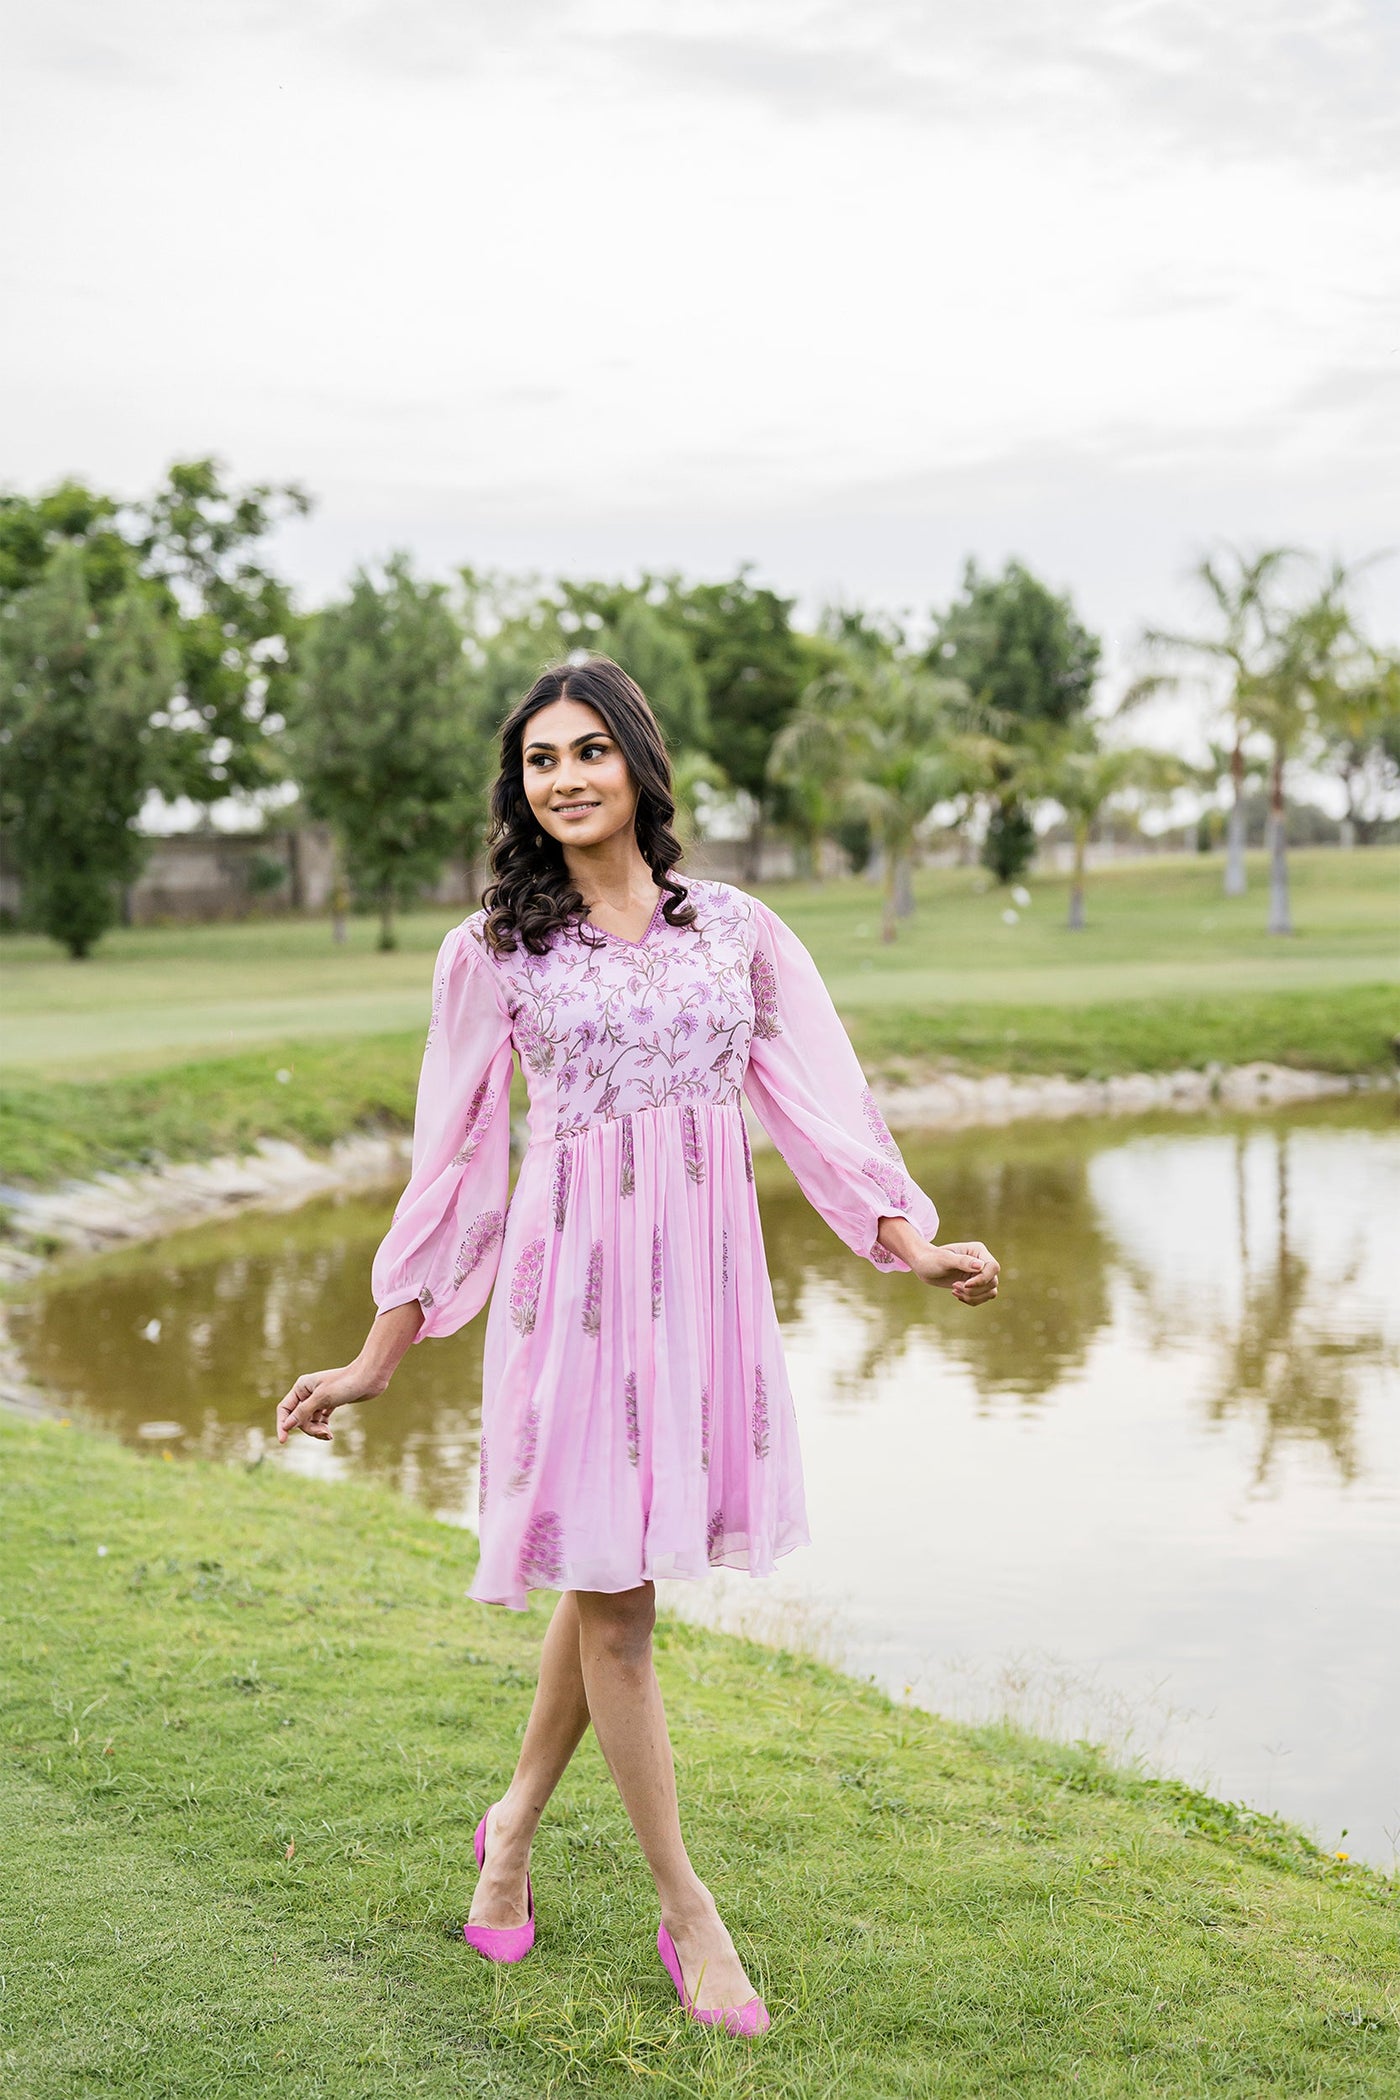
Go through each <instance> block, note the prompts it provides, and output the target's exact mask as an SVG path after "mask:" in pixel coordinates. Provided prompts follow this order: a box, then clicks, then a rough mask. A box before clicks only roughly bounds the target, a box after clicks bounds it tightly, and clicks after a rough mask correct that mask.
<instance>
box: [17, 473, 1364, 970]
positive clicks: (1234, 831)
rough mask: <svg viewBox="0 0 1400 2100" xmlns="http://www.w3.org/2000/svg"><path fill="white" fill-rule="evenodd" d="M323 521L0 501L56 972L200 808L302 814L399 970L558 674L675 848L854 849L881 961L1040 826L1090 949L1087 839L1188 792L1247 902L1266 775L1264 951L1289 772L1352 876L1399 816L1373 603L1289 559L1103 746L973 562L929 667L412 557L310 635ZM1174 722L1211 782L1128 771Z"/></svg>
mask: <svg viewBox="0 0 1400 2100" xmlns="http://www.w3.org/2000/svg"><path fill="white" fill-rule="evenodd" d="M308 508H309V499H308V497H307V495H306V494H305V492H304V491H303V490H302V489H300V488H299V487H296V486H294V485H271V484H258V485H255V486H251V487H243V488H238V487H232V486H229V485H228V484H227V482H226V480H225V478H224V476H223V474H222V472H221V470H220V468H219V467H218V465H217V463H216V462H214V461H212V460H195V461H189V462H182V463H179V464H177V465H175V466H173V467H172V468H171V469H170V471H169V473H168V475H167V477H166V479H165V481H164V482H163V483H162V484H161V486H160V487H159V488H158V489H157V490H156V491H155V492H154V494H153V495H151V496H150V497H149V498H146V499H143V500H141V501H138V502H124V501H122V500H120V499H118V498H116V497H113V496H110V495H104V494H100V493H98V492H95V491H93V490H90V489H87V488H85V487H82V486H81V485H79V484H77V483H74V482H64V483H62V484H60V485H59V486H57V487H55V488H53V489H50V490H48V491H46V492H44V493H42V494H40V495H38V496H26V495H21V494H13V493H12V494H0V836H3V839H4V842H5V846H6V851H7V854H8V856H9V858H10V859H11V861H12V863H13V865H14V866H15V867H16V869H17V871H18V873H19V875H20V879H21V882H22V885H23V899H24V917H25V920H26V922H27V923H28V924H30V925H31V926H34V927H36V928H38V929H41V930H42V931H43V932H45V933H47V934H49V935H50V936H51V937H52V938H53V939H55V940H56V941H59V942H61V943H62V944H63V945H64V946H66V947H67V949H68V950H69V952H70V954H72V955H74V956H83V955H86V954H87V953H88V952H89V951H90V950H91V948H92V946H93V944H94V943H95V942H96V941H97V940H98V939H99V938H100V936H101V934H102V933H103V932H104V931H105V930H106V928H107V927H108V926H110V925H111V924H112V923H113V921H114V919H115V918H116V916H117V914H118V911H119V900H120V892H121V890H122V887H123V886H124V885H126V884H129V883H130V882H131V881H132V880H134V878H135V876H136V875H137V874H138V873H139V871H140V867H141V864H142V861H143V858H144V855H145V853H146V852H147V850H148V848H149V840H148V839H147V837H146V835H145V834H144V833H143V832H142V830H141V829H140V823H139V820H140V815H141V811H142V809H143V807H144V805H145V803H146V801H147V798H148V797H149V796H150V795H151V793H152V792H155V793H158V794H160V795H162V796H165V797H167V798H175V797H188V798H189V799H191V800H192V801H194V802H195V803H197V804H204V805H208V804H211V803H214V802H217V801H220V800H222V799H223V798H224V797H226V796H228V795H238V794H242V795H245V796H246V795H257V794H259V793H260V792H265V791H267V790H274V789H280V790H282V793H283V795H284V796H285V794H286V792H287V787H288V784H289V783H290V784H292V786H294V788H295V790H296V792H297V797H298V807H299V808H301V809H302V810H304V811H305V813H306V814H308V815H310V816H312V817H315V818H318V819H323V820H325V821H327V822H329V824H330V825H331V826H332V827H333V830H334V833H335V835H336V838H337V840H338V842H339V851H340V855H341V865H342V869H343V876H344V882H345V884H346V885H347V886H348V888H349V890H350V891H351V892H353V894H354V895H355V897H356V898H357V899H358V900H359V901H360V902H361V903H363V904H366V905H368V906H371V907H373V908H375V909H377V911H378V913H379V916H380V922H381V943H382V945H384V946H391V945H392V944H393V939H394V918H395V914H396V913H397V912H398V911H399V910H401V909H403V908H404V907H405V906H406V905H408V904H410V903H411V902H412V901H413V900H414V899H415V898H416V897H417V896H418V895H419V894H420V893H421V891H422V889H423V888H424V887H425V885H428V884H430V883H431V882H432V881H433V880H434V879H435V878H436V877H437V875H438V874H439V873H440V872H441V869H442V867H443V864H444V862H445V861H446V860H447V859H448V858H449V857H451V856H453V855H459V856H462V857H464V858H468V859H470V858H473V857H475V856H476V855H477V854H478V853H479V852H480V850H481V847H482V845H483V842H484V832H485V825H486V793H487V788H488V786H489V783H490V780H491V778H492V776H493V773H494V768H495V750H496V744H495V739H496V731H497V728H498V725H499V723H500V721H501V720H502V718H503V717H504V715H505V713H506V712H507V710H508V708H509V706H510V705H511V703H512V702H513V701H514V699H515V698H516V697H517V696H518V695H519V694H520V693H521V692H522V691H523V690H524V689H525V688H526V687H527V686H528V685H529V684H530V683H531V681H532V680H533V678H534V677H535V675H536V673H537V672H538V670H539V669H540V668H541V666H542V665H543V664H544V663H546V662H549V661H553V660H558V659H560V658H563V657H567V656H568V655H570V654H573V653H594V652H597V653H602V654H605V655H608V656H611V657H614V658H615V659H616V660H617V661H618V662H619V663H621V664H622V665H623V666H624V667H625V668H626V669H627V670H628V671H629V672H630V673H631V674H632V676H633V677H634V678H635V679H636V680H637V682H638V683H639V685H640V686H641V687H642V689H643V690H644V691H645V692H646V694H647V695H648V697H649V699H650V700H651V702H652V705H653V707H654V708H655V710H656V713H657V716H658V718H659V720H660V723H661V726H662V729H663V731H664V733H665V736H666V740H667V743H668V746H669V748H670V751H671V754H672V760H673V765H674V769H675V781H676V794H677V801H678V806H679V811H680V821H681V824H682V829H683V831H685V832H688V833H689V834H690V835H692V836H693V835H695V834H696V833H697V832H702V831H703V829H704V825H705V821H706V817H707V813H710V812H713V810H714V809H715V808H716V806H717V805H721V804H727V805H729V806H730V807H731V808H737V809H738V810H740V811H741V812H742V814H743V817H744V821H745V823H746V826H747V849H746V850H747V856H748V859H747V866H748V870H749V874H750V879H752V877H753V875H755V874H756V872H757V868H758V865H759V855H760V853H761V850H762V845H763V841H764V839H765V836H766V835H768V834H769V833H770V832H778V833H781V834H782V835H784V836H786V837H787V838H788V839H789V840H791V842H792V844H793V847H794V851H795V853H796V856H797V861H798V866H799V868H801V869H803V870H804V871H807V872H811V873H814V874H815V873H817V872H819V870H820V866H821V860H822V852H823V847H824V843H825V842H826V841H828V840H834V841H836V842H837V843H838V844H839V845H840V846H841V847H842V848H843V849H844V851H845V852H846V853H847V855H848V856H849V857H850V860H851V862H852V863H853V864H854V865H856V866H858V867H868V866H870V865H871V864H872V863H874V864H876V865H877V866H878V870H879V872H880V873H881V875H882V877H883V884H884V932H885V935H886V937H887V938H890V939H892V938H894V936H895V932H896V930H897V926H898V922H899V920H900V919H901V918H902V917H903V916H904V915H905V914H906V913H907V912H908V911H909V910H911V909H912V908H913V888H912V881H911V876H912V870H913V868H914V865H915V863H916V861H917V858H918V855H919V853H920V851H921V849H922V848H923V847H924V846H925V845H926V844H927V843H928V841H929V840H930V838H931V837H932V836H934V835H935V834H937V835H945V836H946V835H948V834H961V836H962V837H963V838H964V840H965V841H967V842H968V843H969V845H972V844H975V845H976V848H977V850H978V851H979V852H980V855H981V858H982V860H983V862H984V864H985V865H986V867H987V868H988V869H989V870H990V871H991V873H992V874H993V875H994V876H995V878H996V880H997V881H998V882H1000V883H1006V884H1015V883H1016V882H1017V881H1018V880H1019V878H1020V877H1021V875H1022V874H1023V873H1024V872H1025V870H1026V869H1027V867H1028V866H1029V863H1030V860H1031V858H1032V855H1033V854H1034V851H1035V847H1036V841H1037V823H1036V820H1037V815H1038V814H1042V813H1044V812H1047V811H1053V812H1057V813H1058V814H1059V816H1060V817H1061V818H1062V819H1063V821H1064V822H1065V823H1066V824H1067V826H1068V828H1069V831H1070V834H1071V836H1072V839H1073V842H1074V873H1073V878H1072V881H1071V885H1070V924H1071V926H1076V927H1077V926H1082V925H1083V923H1084V867H1085V851H1086V847H1087V844H1088V842H1089V840H1090V838H1091V835H1092V833H1093V830H1094V827H1095V826H1096V824H1098V823H1099V822H1100V821H1101V820H1102V819H1103V818H1104V816H1105V814H1106V813H1108V812H1110V811H1112V810H1114V809H1116V808H1139V809H1140V808H1141V807H1142V806H1143V805H1144V803H1145V802H1147V801H1150V800H1152V799H1154V798H1156V799H1159V800H1160V799H1162V798H1166V797H1169V796H1171V795H1172V794H1174V793H1175V792H1176V791H1178V790H1180V789H1184V788H1189V789H1194V790H1195V791H1196V792H1197V793H1198V794H1199V795H1200V796H1202V797H1204V798H1206V799H1207V800H1208V801H1211V802H1214V801H1215V800H1216V799H1217V797H1218V794H1219V793H1220V792H1222V791H1223V792H1224V793H1225V794H1226V795H1227V797H1228V801H1229V818H1228V827H1227V854H1226V870H1225V885H1226V888H1227V890H1228V891H1229V892H1230V893H1231V894H1236V893H1238V892H1239V891H1240V890H1241V889H1242V888H1243V886H1244V882H1245V870H1244V813H1245V807H1246V795H1247V793H1248V791H1249V788H1250V785H1251V783H1252V782H1253V781H1254V780H1256V779H1257V778H1258V777H1259V776H1260V775H1261V773H1262V774H1264V775H1265V776H1266V777H1267V780H1268V785H1269V798H1270V816H1269V842H1270V849H1271V851H1270V863H1271V882H1270V907H1269V925H1270V929H1271V930H1272V931H1274V932H1279V933H1283V932H1287V931H1289V930H1290V920H1289V911H1288V894H1287V858H1286V798H1287V787H1288V778H1289V769H1290V767H1293V766H1296V764H1297V763H1298V762H1300V761H1306V762H1308V763H1310V764H1312V765H1318V766H1328V767H1330V768H1331V769H1332V770H1333V771H1334V772H1335V773H1336V775H1337V777H1338V778H1339V780H1340V781H1341V783H1342V786H1343V790H1344V794H1345V798H1346V809H1347V817H1346V820H1345V824H1344V837H1345V838H1346V840H1347V842H1349V843H1350V842H1353V841H1361V842H1364V841H1365V840H1366V839H1367V838H1369V837H1371V836H1373V835H1374V834H1375V831H1376V828H1377V826H1378V824H1379V823H1380V821H1381V818H1382V816H1383V814H1384V812H1385V810H1386V808H1387V805H1388V799H1389V797H1390V796H1391V794H1392V793H1393V791H1394V789H1395V787H1396V785H1397V782H1400V657H1397V655H1396V654H1395V653H1394V652H1388V651H1386V650H1384V649H1381V648H1379V647H1378V646H1376V645H1375V644H1374V643H1373V642H1372V641H1370V640H1369V639H1368V638H1367V636H1366V635H1365V634H1364V632H1363V631H1362V627H1361V624H1360V621H1359V618H1358V615H1357V612H1356V595H1357V593H1356V585H1357V571H1355V570H1346V569H1342V568H1339V567H1333V568H1332V569H1331V570H1328V571H1326V572H1323V571H1321V570H1320V569H1319V567H1318V565H1317V564H1316V563H1315V562H1313V561H1312V560H1311V559H1310V558H1309V557H1307V556H1306V555H1305V554H1303V553H1302V552H1299V551H1297V550H1291V549H1287V548H1274V549H1269V550H1266V551H1264V552H1263V553H1259V554H1250V555H1246V554H1242V553H1238V552H1235V551H1233V550H1226V551H1225V552H1223V553H1222V554H1219V555H1217V556H1213V557H1211V558H1210V559H1208V560H1205V561H1203V562H1201V563H1200V564H1199V567H1198V569H1197V571H1196V582H1197V585H1198V589H1199V595H1200V600H1201V614H1202V618H1201V624H1200V626H1199V628H1198V629H1197V630H1194V631H1191V632H1186V633H1175V632H1172V633H1168V632H1163V631H1157V630H1148V631H1147V632H1146V633H1145V634H1144V636H1143V638H1142V650H1143V669H1142V675H1141V676H1140V677H1139V678H1138V679H1137V681H1136V682H1135V684H1134V685H1133V686H1132V687H1131V689H1130V690H1129V692H1128V694H1127V696H1126V698H1125V700H1124V701H1123V703H1122V704H1121V705H1120V707H1119V708H1118V709H1117V710H1116V711H1115V713H1114V715H1113V717H1112V718H1110V717H1108V716H1106V715H1105V714H1104V712H1103V711H1102V709H1100V708H1099V707H1097V706H1096V691H1097V684H1098V677H1099V670H1100V658H1101V645H1100V642H1099V640H1098V638H1097V637H1096V636H1095V635H1093V634H1092V633H1091V632H1090V631H1089V630H1088V628H1086V627H1085V625H1084V624H1083V622H1082V621H1081V620H1080V619H1079V617H1078V615H1077V613H1076V611H1075V608H1074V605H1073V603H1072V601H1071V599H1070V598H1069V596H1067V595H1065V594H1062V593H1057V592H1056V591H1054V590H1053V589H1051V588H1050V587H1049V586H1048V585H1047V584H1046V583H1045V582H1043V581H1042V580H1041V579H1040V578H1038V577H1037V576H1035V575H1033V574H1032V573H1031V571H1030V570H1029V569H1027V568H1026V567H1025V566H1024V564H1022V563H1020V562H1017V561H1011V562H1008V563H1007V564H1006V566H1005V567H1004V569H1003V570H1002V571H1001V572H1000V573H999V574H996V575H992V574H987V573H984V572H983V571H982V570H980V569H979V568H978V566H977V565H976V563H974V562H969V563H968V565H967V568H966V570H965V573H964V576H963V579H962V583H961V586H960V588H959V590H958V591H957V592H956V593H955V594H954V596H953V597H952V599H951V600H950V602H949V603H948V604H947V605H946V606H943V607H941V608H936V609H934V610H933V612H932V613H931V614H930V616H929V618H928V619H927V621H926V622H922V623H921V625H920V631H919V632H918V633H915V632H913V631H911V630H910V629H909V628H907V627H906V626H905V625H903V624H902V623H900V622H899V621H897V620H895V619H892V618H890V617H889V616H887V615H883V614H879V615H877V614H872V613H870V612H868V611H866V610H864V609H862V608H859V607H854V606H850V605H834V606H829V607H827V608H826V609H824V611H823V612H822V613H821V615H820V617H819V618H818V619H817V621H816V622H815V623H814V624H813V625H812V626H810V627H807V628H804V627H802V626H801V625H799V624H798V623H797V622H796V620H795V618H794V610H795V601H794V600H792V599H790V598H785V597H783V596H782V595H780V594H779V593H778V592H775V591H773V590H771V589H769V588H768V587H766V586H765V585H762V584H760V583H758V582H756V581H755V580H754V577H753V575H752V573H751V571H750V570H749V569H748V568H741V569H739V570H738V572H737V573H736V574H735V575H734V576H732V577H729V578H726V579H724V580H721V581H719V582H694V581H691V580H688V579H686V578H683V577H681V576H679V575H675V574H663V575H646V576H643V577H641V578H640V579H639V580H638V581H636V582H634V583H618V582H607V581H592V580H579V579H567V578H561V579H557V580H552V581H543V580H541V579H539V578H527V579H522V578H511V577H503V576H499V575H494V574H486V573H483V572H481V571H478V570H475V569H471V568H464V569H462V570H460V571H459V572H458V573H457V575H456V576H455V577H454V578H453V579H452V580H451V581H450V582H444V581H440V580H433V579H428V578H424V577H422V576H420V575H418V574H416V573H415V571H414V568H413V565H412V563H411V562H410V560H409V558H408V557H407V556H406V555H403V554H396V555H393V556H391V557H390V558H389V559H388V560H387V561H385V562H384V563H383V564H382V565H379V566H378V567H375V568H364V569H361V570H359V571H357V573H356V574H355V575H354V576H353V577H352V579H351V581H350V583H349V586H348V588H347V589H346V590H345V592H344V593H343V594H342V595H340V596H338V597H336V598H335V599H333V600H332V601H331V602H329V603H327V604H325V605H323V606H321V607H319V608H317V609H315V610H314V611H309V612H308V611H303V610H301V609H299V608H298V607H297V606H296V604H295V602H294V600H293V596H292V593H291V591H290V589H289V587H288V586H287V584H286V582H285V581H284V580H283V579H282V578H280V577H279V576H278V575H277V574H276V573H275V570H274V568H273V566H272V565H271V562H270V560H269V557H268V553H267V542H268V540H269V537H270V535H271V534H272V533H273V531H274V530H275V528H276V527H277V526H278V525H279V524H280V523H281V522H282V520H283V519H284V518H286V517H288V516H291V515H297V514H300V513H304V512H305V511H306V510H307V509H308ZM1169 687H1171V688H1177V689H1180V690H1183V691H1186V690H1190V689H1195V688H1198V689H1199V691H1200V693H1201V696H1202V700H1203V704H1204V705H1205V706H1206V707H1207V708H1208V710H1209V714H1210V723H1211V727H1212V730H1213V740H1212V742H1211V744H1210V749H1209V756H1208V759H1207V761H1206V763H1205V764H1204V765H1201V764H1196V765H1189V764H1187V763H1186V762H1185V761H1183V760H1181V759H1179V758H1177V757H1175V756H1173V755H1172V754H1170V753H1166V752H1163V751H1160V750H1156V749H1152V748H1150V747H1147V746H1144V745H1141V744H1138V743H1134V742H1132V741H1131V740H1130V737H1129V735H1128V731H1129V730H1130V729H1131V726H1132V716H1133V713H1134V711H1135V710H1136V709H1137V708H1139V707H1140V706H1141V705H1142V704H1143V703H1144V702H1145V701H1146V700H1147V699H1149V698H1151V697H1152V696H1154V695H1156V694H1160V693H1161V692H1163V691H1164V690H1166V689H1167V688H1169Z"/></svg>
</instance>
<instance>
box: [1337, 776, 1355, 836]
mask: <svg viewBox="0 0 1400 2100" xmlns="http://www.w3.org/2000/svg"><path fill="white" fill-rule="evenodd" d="M1342 786H1343V787H1344V788H1345V790H1346V798H1347V806H1346V811H1345V814H1344V815H1343V817H1342V833H1341V839H1340V841H1339V843H1340V844H1341V845H1342V846H1343V847H1344V848H1345V850H1346V851H1347V852H1348V853H1351V852H1353V851H1354V850H1355V846H1356V768H1355V767H1354V766H1348V767H1347V769H1346V771H1345V772H1344V773H1343V775H1342Z"/></svg>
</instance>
